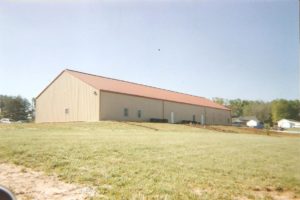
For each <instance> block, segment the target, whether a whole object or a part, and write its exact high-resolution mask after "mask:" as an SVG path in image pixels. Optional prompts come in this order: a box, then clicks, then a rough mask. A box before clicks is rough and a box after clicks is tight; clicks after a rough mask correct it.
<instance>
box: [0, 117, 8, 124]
mask: <svg viewBox="0 0 300 200" xmlns="http://www.w3.org/2000/svg"><path fill="white" fill-rule="evenodd" d="M0 123H3V124H10V123H11V121H10V120H9V119H8V118H2V119H1V120H0Z"/></svg>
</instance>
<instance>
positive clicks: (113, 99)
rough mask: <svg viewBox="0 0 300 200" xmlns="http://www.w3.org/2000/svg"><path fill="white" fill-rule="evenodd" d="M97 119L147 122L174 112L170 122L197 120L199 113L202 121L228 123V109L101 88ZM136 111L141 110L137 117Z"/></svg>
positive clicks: (168, 117)
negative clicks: (138, 95) (99, 111)
mask: <svg viewBox="0 0 300 200" xmlns="http://www.w3.org/2000/svg"><path fill="white" fill-rule="evenodd" d="M100 93H101V94H100V96H101V101H100V102H101V103H100V104H101V105H100V107H101V108H100V110H101V113H100V116H101V117H100V119H101V120H118V121H149V120H150V118H159V119H163V118H164V119H168V121H169V122H171V113H172V112H173V113H174V122H175V123H179V122H181V121H183V120H189V121H192V120H193V115H195V121H196V122H199V123H201V116H202V115H203V117H204V123H205V124H220V125H221V124H222V125H228V124H230V120H231V118H230V111H227V110H220V109H213V108H207V107H201V106H196V105H189V104H183V103H176V102H169V101H163V100H155V99H150V98H144V97H137V96H132V95H126V94H118V93H112V92H106V91H101V92H100ZM125 108H127V109H128V116H127V117H126V116H124V109H125ZM138 110H141V111H142V115H141V118H138Z"/></svg>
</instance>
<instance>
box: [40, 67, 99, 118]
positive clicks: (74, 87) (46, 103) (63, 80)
mask: <svg viewBox="0 0 300 200" xmlns="http://www.w3.org/2000/svg"><path fill="white" fill-rule="evenodd" d="M99 99H100V97H99V91H97V90H96V89H94V88H93V87H91V86H89V85H87V84H86V83H84V82H82V81H80V80H79V79H77V78H75V77H73V76H72V75H70V74H68V73H67V72H63V73H62V74H61V75H60V76H59V77H58V78H57V79H56V80H55V81H54V82H53V83H52V84H51V85H50V86H49V87H48V88H47V89H46V90H45V91H44V92H43V93H42V94H41V95H40V96H39V97H38V98H37V99H36V122H38V123H39V122H68V121H98V120H99V115H100V108H99V106H100V105H99V104H100V102H99ZM65 109H68V110H69V111H68V113H66V111H65Z"/></svg>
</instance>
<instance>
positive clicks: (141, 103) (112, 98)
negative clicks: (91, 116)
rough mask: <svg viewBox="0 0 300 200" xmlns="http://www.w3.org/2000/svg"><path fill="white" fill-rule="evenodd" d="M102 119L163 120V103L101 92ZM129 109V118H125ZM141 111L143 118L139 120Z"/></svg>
mask: <svg viewBox="0 0 300 200" xmlns="http://www.w3.org/2000/svg"><path fill="white" fill-rule="evenodd" d="M100 93H101V94H100V95H101V100H100V104H101V105H100V107H101V108H100V109H101V114H100V116H101V117H100V119H101V120H118V121H149V120H150V118H159V119H161V118H162V109H163V108H162V101H161V100H155V99H149V98H143V97H137V96H131V95H125V94H118V93H112V92H106V91H100ZM125 108H127V109H128V116H127V117H126V116H124V109H125ZM138 110H141V118H138Z"/></svg>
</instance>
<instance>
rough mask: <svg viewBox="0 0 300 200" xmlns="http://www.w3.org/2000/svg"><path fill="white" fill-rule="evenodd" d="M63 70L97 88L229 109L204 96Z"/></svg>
mask: <svg viewBox="0 0 300 200" xmlns="http://www.w3.org/2000/svg"><path fill="white" fill-rule="evenodd" d="M65 71H66V72H68V73H70V74H71V75H73V76H75V77H76V78H78V79H80V80H81V81H83V82H85V83H87V84H89V85H91V86H92V87H94V88H95V89H98V90H104V91H109V92H116V93H122V94H129V95H135V96H141V97H147V98H152V99H161V100H166V101H173V102H179V103H186V104H192V105H198V106H205V107H211V108H217V109H223V110H230V109H228V108H226V107H225V106H223V105H220V104H217V103H215V102H213V101H211V100H209V99H206V98H204V97H198V96H193V95H189V94H183V93H179V92H173V91H170V90H165V89H160V88H156V87H151V86H146V85H142V84H137V83H132V82H128V81H122V80H117V79H112V78H107V77H103V76H97V75H93V74H87V73H83V72H78V71H74V70H69V69H67V70H65Z"/></svg>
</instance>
